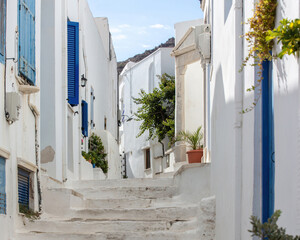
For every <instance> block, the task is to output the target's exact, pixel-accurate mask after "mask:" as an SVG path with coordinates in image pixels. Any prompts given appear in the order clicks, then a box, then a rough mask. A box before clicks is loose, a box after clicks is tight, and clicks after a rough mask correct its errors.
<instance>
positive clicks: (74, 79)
mask: <svg viewBox="0 0 300 240" xmlns="http://www.w3.org/2000/svg"><path fill="white" fill-rule="evenodd" d="M67 28H68V101H69V104H70V105H71V106H77V105H78V104H79V23H78V22H68V26H67Z"/></svg>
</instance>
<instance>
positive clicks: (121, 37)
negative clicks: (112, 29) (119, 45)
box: [113, 34, 127, 40]
mask: <svg viewBox="0 0 300 240" xmlns="http://www.w3.org/2000/svg"><path fill="white" fill-rule="evenodd" d="M126 38H127V36H126V35H124V34H119V35H115V36H113V39H114V40H123V39H126Z"/></svg>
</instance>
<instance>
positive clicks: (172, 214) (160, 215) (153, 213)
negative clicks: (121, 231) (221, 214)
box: [68, 205, 199, 221]
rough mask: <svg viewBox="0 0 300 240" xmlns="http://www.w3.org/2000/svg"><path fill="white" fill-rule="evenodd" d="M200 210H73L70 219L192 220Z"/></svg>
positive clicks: (193, 207)
mask: <svg viewBox="0 0 300 240" xmlns="http://www.w3.org/2000/svg"><path fill="white" fill-rule="evenodd" d="M198 211H199V208H198V207H197V206H195V205H188V206H180V207H157V208H156V207H151V208H136V209H133V208H130V209H116V208H111V209H109V208H108V209H71V210H70V212H69V214H68V217H70V218H72V219H73V220H74V219H76V220H80V219H82V220H113V221H116V220H132V221H150V220H151V221H154V220H169V221H171V220H173V221H176V220H190V219H191V218H192V217H194V216H197V213H198Z"/></svg>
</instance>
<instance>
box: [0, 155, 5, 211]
mask: <svg viewBox="0 0 300 240" xmlns="http://www.w3.org/2000/svg"><path fill="white" fill-rule="evenodd" d="M5 176H6V174H5V159H4V158H1V157H0V214H6V190H5V183H6V181H5V178H6V177H5Z"/></svg>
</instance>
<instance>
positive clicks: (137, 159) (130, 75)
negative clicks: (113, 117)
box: [119, 48, 174, 178]
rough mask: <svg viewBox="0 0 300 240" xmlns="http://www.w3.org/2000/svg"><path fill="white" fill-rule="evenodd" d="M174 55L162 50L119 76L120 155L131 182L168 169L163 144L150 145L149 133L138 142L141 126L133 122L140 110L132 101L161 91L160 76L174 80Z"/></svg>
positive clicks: (129, 65)
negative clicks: (170, 76)
mask: <svg viewBox="0 0 300 240" xmlns="http://www.w3.org/2000/svg"><path fill="white" fill-rule="evenodd" d="M171 51H172V48H160V49H158V50H157V51H155V52H154V53H152V54H151V55H149V56H148V57H146V58H145V59H143V60H142V61H140V62H138V63H135V64H134V63H132V62H129V63H128V64H127V65H126V66H125V68H124V70H123V71H122V73H121V74H120V78H119V81H120V82H119V85H120V107H121V111H122V116H123V121H122V122H123V123H122V125H123V126H122V127H121V132H122V134H121V152H122V153H123V154H124V155H125V156H124V158H125V162H126V175H127V176H128V177H129V178H143V177H154V176H155V174H156V173H160V172H163V169H164V168H166V167H167V166H166V162H165V159H163V158H162V156H163V155H164V154H163V152H162V146H161V144H160V143H158V142H157V141H156V140H154V141H148V140H147V139H148V136H149V135H148V133H144V134H143V135H142V136H140V137H139V138H136V136H137V135H138V133H139V126H140V125H141V123H140V122H138V121H135V120H131V118H132V117H133V115H134V114H135V113H136V112H137V109H138V107H139V106H137V105H136V104H135V103H134V102H133V97H135V98H136V97H139V93H140V91H141V89H143V90H145V91H146V92H147V93H149V92H152V91H153V89H154V88H156V87H159V78H157V75H162V74H164V73H167V74H169V75H172V76H174V59H172V57H171V55H170V54H171ZM128 120H131V121H128ZM165 146H167V143H165Z"/></svg>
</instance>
